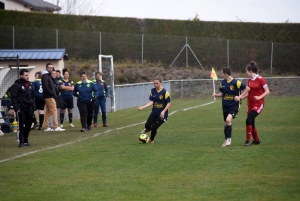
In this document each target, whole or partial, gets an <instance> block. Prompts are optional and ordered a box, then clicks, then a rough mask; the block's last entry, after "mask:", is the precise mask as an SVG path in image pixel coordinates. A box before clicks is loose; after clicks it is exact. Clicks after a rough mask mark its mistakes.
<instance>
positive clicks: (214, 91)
mask: <svg viewBox="0 0 300 201" xmlns="http://www.w3.org/2000/svg"><path fill="white" fill-rule="evenodd" d="M212 80H213V88H214V94H215V93H216V89H215V80H214V79H212ZM215 100H216V97H214V101H215Z"/></svg>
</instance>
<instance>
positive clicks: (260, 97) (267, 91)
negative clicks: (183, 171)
mask: <svg viewBox="0 0 300 201" xmlns="http://www.w3.org/2000/svg"><path fill="white" fill-rule="evenodd" d="M264 90H265V92H264V93H263V94H262V95H260V96H254V97H253V98H254V99H255V100H260V99H262V98H264V97H265V96H266V95H268V94H269V93H270V90H269V87H268V86H266V87H265V88H264Z"/></svg>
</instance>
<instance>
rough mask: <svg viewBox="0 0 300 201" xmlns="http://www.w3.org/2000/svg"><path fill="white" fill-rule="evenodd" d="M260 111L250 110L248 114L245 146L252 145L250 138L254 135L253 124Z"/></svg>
mask: <svg viewBox="0 0 300 201" xmlns="http://www.w3.org/2000/svg"><path fill="white" fill-rule="evenodd" d="M257 115H258V113H257V112H256V111H255V110H250V111H249V112H248V115H247V119H246V142H245V143H244V146H249V145H250V139H251V136H252V129H253V127H252V125H253V123H254V119H255V118H256V117H257Z"/></svg>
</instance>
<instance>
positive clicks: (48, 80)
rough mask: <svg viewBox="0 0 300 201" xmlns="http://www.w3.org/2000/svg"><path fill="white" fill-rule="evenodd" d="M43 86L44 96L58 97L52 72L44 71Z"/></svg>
mask: <svg viewBox="0 0 300 201" xmlns="http://www.w3.org/2000/svg"><path fill="white" fill-rule="evenodd" d="M42 86H43V96H44V98H54V99H56V98H57V93H56V89H55V85H54V81H53V79H52V77H51V73H49V72H48V73H44V74H43V75H42Z"/></svg>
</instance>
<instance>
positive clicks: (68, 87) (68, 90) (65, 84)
mask: <svg viewBox="0 0 300 201" xmlns="http://www.w3.org/2000/svg"><path fill="white" fill-rule="evenodd" d="M63 76H64V78H63V79H62V80H60V81H59V85H60V87H61V89H62V92H61V98H62V99H63V100H64V101H65V103H66V104H65V105H64V107H62V108H61V112H60V127H61V128H62V127H63V123H64V119H65V111H66V108H68V116H69V123H70V127H74V124H73V123H72V121H73V113H72V109H73V107H74V104H73V90H74V83H73V81H72V80H69V72H68V70H67V69H63Z"/></svg>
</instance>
